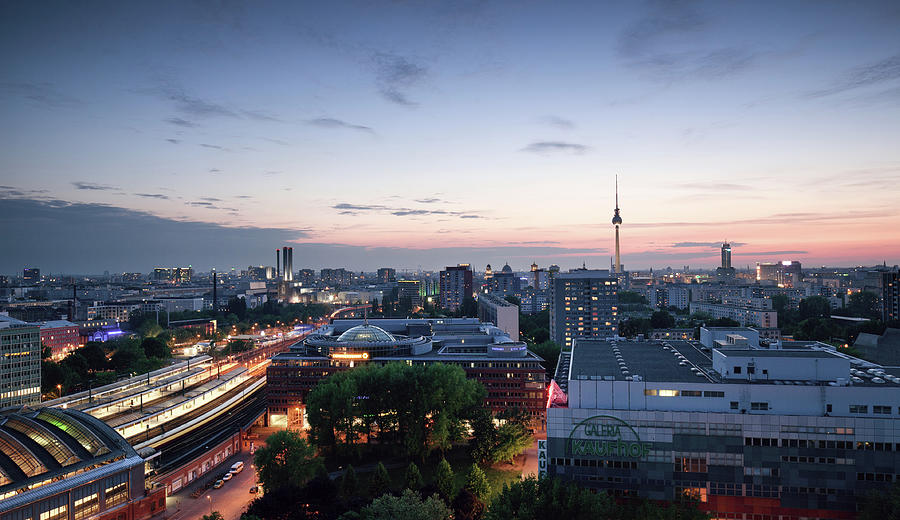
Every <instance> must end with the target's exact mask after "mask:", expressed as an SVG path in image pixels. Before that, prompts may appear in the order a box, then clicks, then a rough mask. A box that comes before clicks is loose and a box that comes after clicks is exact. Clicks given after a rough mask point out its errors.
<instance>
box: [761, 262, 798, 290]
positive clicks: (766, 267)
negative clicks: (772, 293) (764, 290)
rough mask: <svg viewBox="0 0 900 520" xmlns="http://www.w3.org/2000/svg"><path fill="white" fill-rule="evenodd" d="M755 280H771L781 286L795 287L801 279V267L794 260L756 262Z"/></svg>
mask: <svg viewBox="0 0 900 520" xmlns="http://www.w3.org/2000/svg"><path fill="white" fill-rule="evenodd" d="M756 281H757V282H762V281H771V282H775V283H776V284H777V285H779V286H781V287H796V286H797V285H798V284H799V283H800V282H801V281H803V269H802V267H801V265H800V262H798V261H796V260H784V261H782V262H775V263H767V262H757V263H756Z"/></svg>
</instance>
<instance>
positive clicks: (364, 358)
mask: <svg viewBox="0 0 900 520" xmlns="http://www.w3.org/2000/svg"><path fill="white" fill-rule="evenodd" d="M369 363H375V364H382V365H383V364H386V363H407V364H411V365H412V364H431V363H444V364H447V365H454V366H458V367H460V368H462V369H463V370H464V371H465V372H466V376H467V377H468V378H470V379H476V380H478V381H480V382H481V383H482V384H483V385H484V386H485V389H486V390H487V396H486V397H485V407H487V408H488V409H490V410H491V411H492V412H493V413H498V412H500V411H502V410H508V409H510V408H514V407H518V408H521V409H522V410H524V411H525V412H526V413H527V414H529V415H530V416H531V417H532V421H533V426H534V427H535V428H537V429H543V428H544V413H545V411H546V393H545V390H544V389H545V387H546V383H545V374H546V373H545V371H544V369H543V368H542V367H541V364H540V363H541V358H540V357H538V356H537V355H535V354H534V353H532V352H530V351H529V350H528V346H527V345H526V344H525V343H522V342H519V341H513V340H512V339H511V338H510V337H509V336H507V335H506V334H505V333H504V332H503V331H501V330H500V329H498V328H497V327H495V326H493V325H489V324H485V323H481V322H480V321H478V320H477V319H474V318H432V319H373V320H367V321H363V320H334V322H333V323H332V324H330V325H325V326H323V327H321V328H319V329H317V330H316V331H315V332H314V333H313V334H311V335H310V336H308V337H307V338H306V339H304V340H303V341H301V342H299V343H297V344H295V345H292V346H291V347H290V351H288V352H284V353H281V354H278V355H276V356H275V357H273V358H272V362H271V365H270V366H269V367H268V369H267V371H266V381H267V383H266V388H267V392H268V394H267V395H268V407H269V424H270V425H274V426H278V425H289V424H290V425H293V424H299V423H301V422H302V417H303V416H304V413H305V412H304V404H303V400H304V398H305V397H306V394H307V393H308V392H309V391H310V390H311V389H312V388H313V387H314V386H315V385H316V384H317V383H318V382H319V381H321V380H322V379H324V378H326V377H328V376H329V375H331V374H333V373H335V372H339V371H343V370H350V369H352V368H354V367H359V366H364V365H366V364H369Z"/></svg>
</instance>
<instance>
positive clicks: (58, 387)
mask: <svg viewBox="0 0 900 520" xmlns="http://www.w3.org/2000/svg"><path fill="white" fill-rule="evenodd" d="M56 397H62V385H56Z"/></svg>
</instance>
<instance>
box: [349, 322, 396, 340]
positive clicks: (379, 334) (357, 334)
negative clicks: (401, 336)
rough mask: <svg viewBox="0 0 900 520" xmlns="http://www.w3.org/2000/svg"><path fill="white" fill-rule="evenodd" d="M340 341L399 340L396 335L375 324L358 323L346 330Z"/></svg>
mask: <svg viewBox="0 0 900 520" xmlns="http://www.w3.org/2000/svg"><path fill="white" fill-rule="evenodd" d="M337 340H338V341H347V342H349V341H397V340H396V339H395V338H394V336H392V335H391V334H390V333H388V332H387V331H385V330H384V329H382V328H380V327H376V326H375V325H357V326H356V327H353V328H352V329H349V330H348V331H346V332H344V333H343V334H341V335H340V337H338V339H337Z"/></svg>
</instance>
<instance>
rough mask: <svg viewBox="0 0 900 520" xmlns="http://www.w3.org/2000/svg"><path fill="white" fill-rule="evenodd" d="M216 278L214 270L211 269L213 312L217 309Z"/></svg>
mask: <svg viewBox="0 0 900 520" xmlns="http://www.w3.org/2000/svg"><path fill="white" fill-rule="evenodd" d="M218 286H219V284H218V280H217V278H216V270H215V269H213V312H218V311H219V299H218V294H217V293H216V290H217V289H218Z"/></svg>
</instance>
